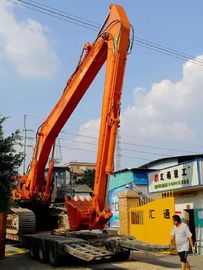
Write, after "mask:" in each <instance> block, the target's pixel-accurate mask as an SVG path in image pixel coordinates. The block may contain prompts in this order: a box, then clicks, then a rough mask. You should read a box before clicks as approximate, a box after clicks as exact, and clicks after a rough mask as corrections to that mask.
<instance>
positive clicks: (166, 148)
mask: <svg viewBox="0 0 203 270" xmlns="http://www.w3.org/2000/svg"><path fill="white" fill-rule="evenodd" d="M65 133H66V134H69V135H71V136H78V137H83V138H88V139H94V140H97V139H98V138H96V137H92V136H86V135H81V134H78V133H73V132H65ZM121 143H122V144H125V145H131V146H140V147H144V148H152V149H155V150H167V151H171V152H179V153H180V152H181V153H188V154H189V153H190V154H194V153H195V152H192V151H185V150H181V149H174V148H168V147H161V146H154V145H149V144H142V143H131V142H127V141H121Z"/></svg>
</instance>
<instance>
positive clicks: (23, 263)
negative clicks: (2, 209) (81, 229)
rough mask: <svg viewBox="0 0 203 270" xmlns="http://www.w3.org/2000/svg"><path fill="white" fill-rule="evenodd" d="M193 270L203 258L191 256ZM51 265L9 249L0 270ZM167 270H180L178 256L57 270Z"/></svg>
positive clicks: (43, 269)
mask: <svg viewBox="0 0 203 270" xmlns="http://www.w3.org/2000/svg"><path fill="white" fill-rule="evenodd" d="M189 260H190V262H191V266H192V270H202V269H203V256H190V257H189ZM53 269H55V268H54V267H52V266H50V265H49V264H42V263H40V262H38V261H34V260H32V259H30V257H29V255H28V254H27V253H25V252H24V251H23V250H22V249H13V248H9V247H7V257H6V259H5V260H1V261H0V270H53ZM65 269H67V270H76V269H77V270H80V269H81V270H102V269H105V270H166V269H168V270H169V269H170V270H172V269H180V264H179V259H178V257H177V256H172V255H170V256H169V255H164V254H149V255H148V256H147V255H146V254H145V253H142V252H134V253H133V254H132V255H131V256H130V258H129V260H128V261H126V262H113V261H110V262H101V263H97V264H95V263H91V264H88V263H81V262H78V261H77V262H76V261H67V262H66V263H65V264H64V266H62V267H58V268H57V270H65Z"/></svg>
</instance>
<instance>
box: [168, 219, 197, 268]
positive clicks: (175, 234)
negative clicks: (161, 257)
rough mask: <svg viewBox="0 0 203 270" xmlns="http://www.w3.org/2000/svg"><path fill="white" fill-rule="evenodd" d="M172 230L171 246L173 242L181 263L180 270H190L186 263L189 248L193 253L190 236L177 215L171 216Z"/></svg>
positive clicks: (186, 227)
mask: <svg viewBox="0 0 203 270" xmlns="http://www.w3.org/2000/svg"><path fill="white" fill-rule="evenodd" d="M173 225H174V227H173V230H172V232H171V244H172V242H173V241H174V240H175V242H176V248H177V252H178V255H179V256H180V261H181V270H191V268H190V265H189V262H188V261H187V256H188V251H189V247H190V246H191V248H192V251H194V249H195V248H194V246H193V241H192V234H191V232H190V230H189V228H188V226H187V225H186V224H185V223H181V219H180V217H179V216H178V215H174V216H173Z"/></svg>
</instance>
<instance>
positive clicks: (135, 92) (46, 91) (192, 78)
mask: <svg viewBox="0 0 203 270" xmlns="http://www.w3.org/2000/svg"><path fill="white" fill-rule="evenodd" d="M38 2H39V3H41V4H45V5H49V6H51V7H54V8H57V9H59V10H62V11H64V12H67V13H70V14H73V15H74V16H78V17H82V18H84V19H88V20H91V21H93V22H95V23H97V24H99V25H102V24H103V22H104V21H105V18H106V16H107V14H108V8H109V5H110V4H111V1H106V0H98V1H93V0H88V1H86V0H83V1H82V0H74V1H73V0H69V1H65V0H60V1H58V0H52V1H50V0H38ZM114 2H115V3H117V4H119V5H122V6H123V7H124V8H125V10H126V13H127V16H128V18H129V21H130V23H131V24H132V25H133V27H134V30H135V37H136V38H143V39H146V40H148V41H151V42H156V43H158V44H160V45H162V46H165V47H169V48H171V49H174V50H178V51H180V52H184V53H187V54H189V55H192V56H194V59H195V58H196V57H198V59H199V58H200V59H201V58H202V59H203V47H202V44H203V36H202V35H201V32H202V25H203V16H202V9H203V2H202V1H200V0H196V1H184V0H179V1H175V0H171V1H161V0H154V1H146V0H143V1H133V0H128V1H127V0H126V1H114ZM96 34H97V32H95V31H93V30H91V29H87V28H84V27H81V26H78V25H75V24H72V23H69V22H66V21H63V20H58V19H56V18H53V17H49V16H46V15H44V14H41V13H37V12H35V11H33V10H30V9H27V8H23V7H21V6H19V5H15V4H12V3H11V2H9V1H6V0H0V114H2V116H8V117H9V118H8V120H7V121H6V123H5V125H4V131H5V135H6V136H7V135H9V134H10V133H11V132H13V131H14V130H16V129H20V130H21V131H22V130H23V117H24V115H25V114H26V116H27V122H26V128H27V129H30V130H31V131H29V132H28V133H27V137H29V139H28V140H27V144H28V146H29V147H27V153H26V154H27V156H26V164H28V163H29V161H30V159H31V155H32V147H31V146H32V145H33V144H34V137H35V133H36V130H37V128H38V127H39V126H40V125H41V124H42V123H43V122H44V120H45V119H46V118H47V116H48V115H49V113H50V112H51V110H52V109H53V107H54V106H55V104H56V103H57V100H58V99H59V98H60V96H61V94H62V92H63V89H64V86H65V84H66V82H67V80H68V78H69V77H70V75H71V74H72V72H73V71H74V69H75V67H76V64H77V62H78V59H79V56H80V53H81V49H82V47H83V45H84V44H85V43H86V42H90V43H91V42H93V41H94V39H95V37H96ZM104 71H105V69H104V68H103V69H102V70H101V72H100V73H99V74H98V76H97V78H96V79H95V80H94V82H93V83H92V85H91V86H90V88H89V89H88V91H87V93H86V95H85V97H84V98H83V99H82V101H81V102H80V104H79V106H78V107H77V108H76V110H75V111H74V113H73V115H72V116H71V118H70V119H69V121H68V123H67V124H66V125H65V126H64V128H63V130H62V132H61V134H60V135H59V139H58V140H57V149H56V157H57V159H58V160H59V161H60V164H64V163H67V162H69V161H76V160H77V161H87V162H95V160H96V151H97V136H98V129H99V118H100V112H101V101H102V94H103V84H104ZM202 78H203V66H201V65H197V64H195V63H192V62H190V61H187V60H180V59H177V58H175V57H171V56H169V55H165V54H161V53H159V52H157V51H154V50H150V49H147V48H144V47H141V46H140V45H139V44H136V42H135V43H134V47H133V51H132V53H131V55H129V56H128V59H127V66H126V72H125V78H124V86H123V94H122V106H121V127H120V129H119V137H118V140H117V141H119V143H118V145H117V151H116V154H115V169H121V168H126V167H127V168H130V167H138V166H140V165H142V164H144V163H147V162H148V161H151V160H155V159H158V158H162V157H166V156H177V155H186V154H192V153H202V152H203V151H202V149H203V143H202V137H203V127H202V121H201V120H202V117H201V116H202V114H203V106H202V103H203V91H202V89H203V80H202ZM22 134H23V133H22ZM59 145H60V148H59Z"/></svg>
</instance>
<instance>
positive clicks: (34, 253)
mask: <svg viewBox="0 0 203 270" xmlns="http://www.w3.org/2000/svg"><path fill="white" fill-rule="evenodd" d="M29 250H30V257H31V258H32V259H34V260H36V259H38V245H37V241H35V240H31V242H30V248H29Z"/></svg>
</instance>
